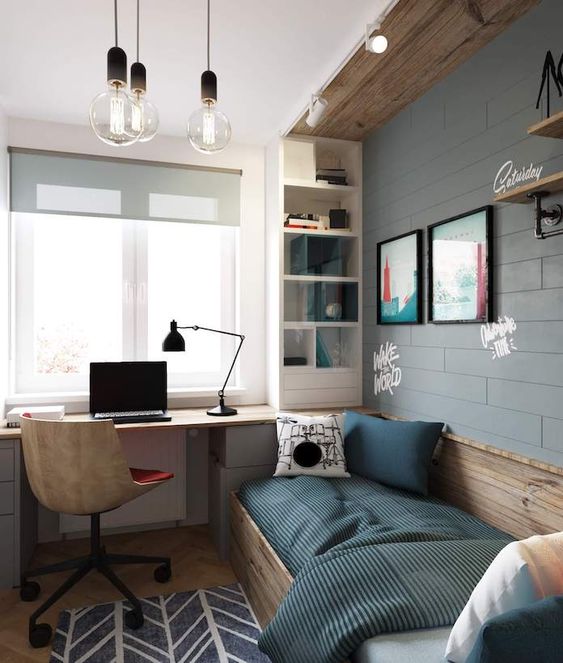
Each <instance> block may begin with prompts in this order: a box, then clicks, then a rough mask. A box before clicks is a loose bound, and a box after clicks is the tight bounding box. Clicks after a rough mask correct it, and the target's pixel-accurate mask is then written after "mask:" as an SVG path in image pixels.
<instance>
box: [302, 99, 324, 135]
mask: <svg viewBox="0 0 563 663" xmlns="http://www.w3.org/2000/svg"><path fill="white" fill-rule="evenodd" d="M327 108H328V101H327V100H326V99H323V97H321V93H320V92H317V93H316V94H312V95H311V101H310V102H309V114H308V115H307V119H306V120H305V122H306V123H307V124H308V125H309V126H310V127H311V129H314V128H315V127H316V126H317V124H318V123H319V122H320V121H321V118H322V116H323V115H324V114H325V111H326V109H327Z"/></svg>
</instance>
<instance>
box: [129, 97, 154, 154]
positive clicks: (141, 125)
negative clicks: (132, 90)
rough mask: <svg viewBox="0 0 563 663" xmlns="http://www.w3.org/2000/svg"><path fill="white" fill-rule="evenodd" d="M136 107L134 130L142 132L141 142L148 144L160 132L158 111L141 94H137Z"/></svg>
mask: <svg viewBox="0 0 563 663" xmlns="http://www.w3.org/2000/svg"><path fill="white" fill-rule="evenodd" d="M135 105H136V109H135V112H134V114H133V128H134V129H135V131H137V130H140V131H141V135H140V136H139V142H140V143H147V142H148V141H149V140H152V139H153V138H154V137H155V136H156V133H157V131H158V109H157V108H156V106H155V105H154V104H153V103H152V102H150V101H148V99H145V97H144V95H143V94H142V93H140V92H137V93H136V94H135Z"/></svg>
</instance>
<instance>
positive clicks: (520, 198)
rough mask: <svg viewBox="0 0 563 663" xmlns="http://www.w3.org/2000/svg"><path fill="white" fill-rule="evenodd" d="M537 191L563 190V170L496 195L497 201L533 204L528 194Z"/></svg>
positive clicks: (553, 191)
mask: <svg viewBox="0 0 563 663" xmlns="http://www.w3.org/2000/svg"><path fill="white" fill-rule="evenodd" d="M535 191H547V192H548V193H550V194H552V193H559V192H560V191H563V172H561V173H555V174H554V175H549V176H548V177H542V179H541V180H538V181H537V182H531V183H530V184H524V186H519V187H517V188H516V189H511V190H510V191H507V192H506V193H502V194H500V195H498V196H495V203H519V204H531V203H532V202H533V200H531V199H530V198H528V194H529V193H534V192H535Z"/></svg>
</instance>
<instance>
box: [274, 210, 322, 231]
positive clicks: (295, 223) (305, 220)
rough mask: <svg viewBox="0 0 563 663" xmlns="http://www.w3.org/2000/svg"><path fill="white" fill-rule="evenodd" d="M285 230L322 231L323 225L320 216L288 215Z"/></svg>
mask: <svg viewBox="0 0 563 663" xmlns="http://www.w3.org/2000/svg"><path fill="white" fill-rule="evenodd" d="M283 225H284V227H285V228H301V229H305V230H321V229H322V223H321V219H320V217H319V215H318V214H288V215H287V216H286V218H285V222H284V224H283Z"/></svg>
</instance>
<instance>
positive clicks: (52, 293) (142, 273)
mask: <svg viewBox="0 0 563 663" xmlns="http://www.w3.org/2000/svg"><path fill="white" fill-rule="evenodd" d="M12 222H13V226H14V230H15V240H16V241H15V268H16V269H15V276H16V278H15V292H14V295H15V299H14V310H15V351H16V352H15V359H16V361H15V385H14V386H15V391H16V392H18V393H25V392H45V391H87V389H88V373H89V363H90V362H91V361H121V360H142V359H149V360H159V359H165V360H166V361H167V362H168V384H169V387H217V386H218V385H220V384H221V383H222V379H224V376H225V375H226V373H227V370H228V367H229V365H230V362H231V360H232V357H233V354H234V351H235V347H234V341H233V339H232V338H230V337H228V336H222V335H215V334H210V333H208V332H204V331H198V332H194V331H191V330H186V332H185V339H186V352H185V353H179V354H170V353H166V354H164V353H162V352H161V350H160V346H161V343H162V340H163V338H164V336H165V335H166V333H167V332H168V327H169V322H170V320H172V319H173V318H174V319H176V320H177V321H178V323H179V324H181V325H182V324H184V325H192V324H197V325H202V326H206V327H211V328H216V329H227V330H235V329H236V324H235V322H236V321H235V311H236V298H237V293H236V272H237V265H236V258H237V255H238V227H236V226H224V225H205V224H196V223H185V222H184V223H176V222H171V221H139V220H129V219H121V218H104V217H100V216H96V217H84V216H68V215H57V214H41V213H33V214H28V213H24V212H13V213H12Z"/></svg>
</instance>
